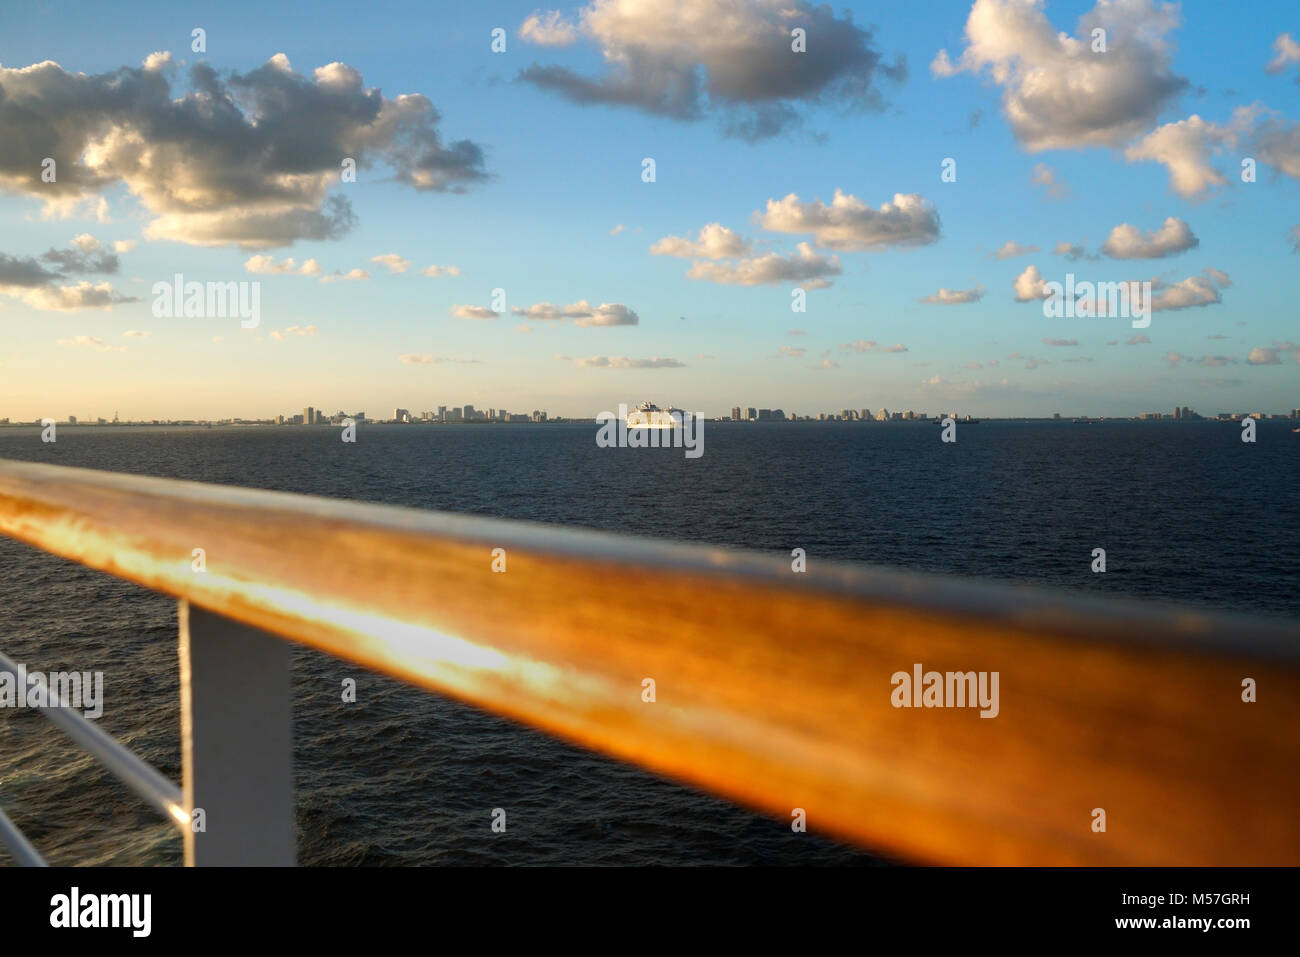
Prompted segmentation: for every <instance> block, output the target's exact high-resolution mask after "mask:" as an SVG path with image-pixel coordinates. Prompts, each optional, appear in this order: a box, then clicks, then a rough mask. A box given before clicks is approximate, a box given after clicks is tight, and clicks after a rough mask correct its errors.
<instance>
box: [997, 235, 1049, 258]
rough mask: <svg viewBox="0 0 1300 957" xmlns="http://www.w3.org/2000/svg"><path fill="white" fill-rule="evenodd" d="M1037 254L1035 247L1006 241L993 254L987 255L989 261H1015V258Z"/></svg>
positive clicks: (1012, 240) (1011, 240)
mask: <svg viewBox="0 0 1300 957" xmlns="http://www.w3.org/2000/svg"><path fill="white" fill-rule="evenodd" d="M1036 252H1038V247H1037V246H1022V245H1020V243H1018V242H1016V241H1015V240H1014V239H1008V240H1007V241H1006V242H1005V243H1003V244H1002V245H1001V246H999V247H998V248H997V249H995V250H993V252H991V253H989V258H990V259H1015V258H1016V257H1017V256H1028V255H1029V254H1030V253H1036Z"/></svg>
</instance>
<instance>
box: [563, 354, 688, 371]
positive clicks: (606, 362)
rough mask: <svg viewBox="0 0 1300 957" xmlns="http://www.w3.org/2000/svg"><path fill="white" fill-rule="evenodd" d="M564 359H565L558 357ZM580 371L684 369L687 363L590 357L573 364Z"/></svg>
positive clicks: (618, 357)
mask: <svg viewBox="0 0 1300 957" xmlns="http://www.w3.org/2000/svg"><path fill="white" fill-rule="evenodd" d="M557 358H564V357H557ZM573 364H574V365H575V366H576V367H578V368H579V369H683V368H685V367H686V363H685V362H679V361H678V360H677V359H661V358H658V357H655V358H653V359H631V358H628V357H627V356H589V357H587V358H585V359H576V360H574V363H573Z"/></svg>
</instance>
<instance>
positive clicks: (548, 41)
mask: <svg viewBox="0 0 1300 957" xmlns="http://www.w3.org/2000/svg"><path fill="white" fill-rule="evenodd" d="M519 36H520V38H521V39H523V40H526V41H528V42H529V43H535V44H537V45H538V46H543V47H567V46H572V45H573V44H575V43H577V42H578V28H577V27H576V26H574V25H573V24H572V23H570V22H568V21H567V20H565V19H563V18H562V17H561V15H560V11H559V10H549V11H547V12H546V13H542V12H541V11H540V10H534V11H533V13H532V15H531V16H529V17H528V18H527V19H526V20H524V22H523V23H522V24H521V25H520V27H519Z"/></svg>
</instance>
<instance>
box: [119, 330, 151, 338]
mask: <svg viewBox="0 0 1300 957" xmlns="http://www.w3.org/2000/svg"><path fill="white" fill-rule="evenodd" d="M122 335H123V336H124V337H125V338H127V339H148V338H149V333H147V332H141V331H140V330H138V329H128V330H127V331H126V332H124V333H122Z"/></svg>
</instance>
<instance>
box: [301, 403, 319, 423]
mask: <svg viewBox="0 0 1300 957" xmlns="http://www.w3.org/2000/svg"><path fill="white" fill-rule="evenodd" d="M315 421H316V410H315V409H313V408H312V407H311V406H306V407H304V408H303V410H302V424H303V425H311V424H312V423H314V422H315Z"/></svg>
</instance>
